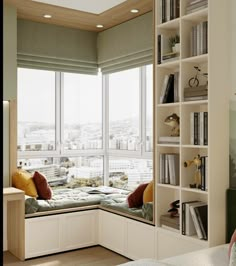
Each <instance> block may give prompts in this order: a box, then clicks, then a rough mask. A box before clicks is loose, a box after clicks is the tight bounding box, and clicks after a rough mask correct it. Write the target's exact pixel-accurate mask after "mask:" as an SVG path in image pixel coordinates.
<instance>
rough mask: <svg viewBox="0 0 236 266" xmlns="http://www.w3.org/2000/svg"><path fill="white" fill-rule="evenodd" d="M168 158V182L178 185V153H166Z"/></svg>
mask: <svg viewBox="0 0 236 266" xmlns="http://www.w3.org/2000/svg"><path fill="white" fill-rule="evenodd" d="M166 156H167V158H168V167H169V180H170V184H171V185H174V186H177V185H179V154H178V153H175V154H166Z"/></svg>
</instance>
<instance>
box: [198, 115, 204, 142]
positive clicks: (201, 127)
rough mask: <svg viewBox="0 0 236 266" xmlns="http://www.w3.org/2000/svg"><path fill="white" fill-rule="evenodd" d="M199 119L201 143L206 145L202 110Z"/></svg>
mask: <svg viewBox="0 0 236 266" xmlns="http://www.w3.org/2000/svg"><path fill="white" fill-rule="evenodd" d="M199 117H200V118H199V120H200V124H199V129H200V143H199V144H200V145H204V113H203V112H200V113H199Z"/></svg>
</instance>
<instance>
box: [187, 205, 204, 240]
mask: <svg viewBox="0 0 236 266" xmlns="http://www.w3.org/2000/svg"><path fill="white" fill-rule="evenodd" d="M189 209H190V213H191V215H192V219H193V223H194V226H195V229H196V232H197V236H198V238H199V239H203V235H202V232H201V229H200V225H199V223H198V219H197V215H196V213H195V210H194V206H190V208H189Z"/></svg>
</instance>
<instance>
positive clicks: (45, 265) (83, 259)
mask: <svg viewBox="0 0 236 266" xmlns="http://www.w3.org/2000/svg"><path fill="white" fill-rule="evenodd" d="M128 261H130V260H129V259H127V258H125V257H123V256H121V255H119V254H117V253H115V252H112V251H110V250H108V249H106V248H103V247H101V246H95V247H90V248H84V249H79V250H75V251H70V252H64V253H60V254H56V255H50V256H44V257H40V258H35V259H28V260H26V261H20V260H18V259H17V258H16V257H14V256H13V255H12V254H11V253H10V252H4V253H3V265H7V266H59V265H60V266H62V265H63V266H111V265H118V264H121V263H125V262H128Z"/></svg>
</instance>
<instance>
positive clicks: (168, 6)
mask: <svg viewBox="0 0 236 266" xmlns="http://www.w3.org/2000/svg"><path fill="white" fill-rule="evenodd" d="M179 2H180V1H179V0H160V9H159V10H160V23H164V22H167V21H169V20H172V19H175V18H178V17H179Z"/></svg>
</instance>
